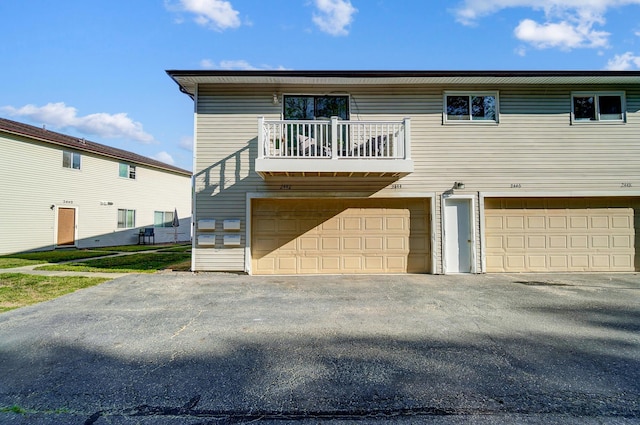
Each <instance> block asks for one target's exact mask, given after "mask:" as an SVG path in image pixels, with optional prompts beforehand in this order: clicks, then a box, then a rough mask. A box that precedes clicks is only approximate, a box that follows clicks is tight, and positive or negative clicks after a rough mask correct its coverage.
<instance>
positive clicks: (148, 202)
mask: <svg viewBox="0 0 640 425" xmlns="http://www.w3.org/2000/svg"><path fill="white" fill-rule="evenodd" d="M62 152H63V150H62V149H60V148H59V147H57V146H55V145H51V144H48V143H42V142H34V141H31V140H29V139H27V138H25V137H17V136H9V135H5V134H2V133H0V178H2V181H3V184H2V185H0V198H1V199H2V212H3V220H2V221H0V234H2V238H0V254H4V253H10V252H19V251H26V250H45V249H52V248H53V247H54V246H55V242H56V241H55V227H56V221H55V220H56V210H57V208H58V207H74V208H76V211H77V215H76V220H77V222H76V225H77V227H78V229H77V246H78V248H90V247H99V246H111V245H124V244H136V243H137V242H138V237H137V233H138V232H137V230H138V229H137V228H135V229H118V227H117V214H118V209H134V210H136V225H137V226H139V227H151V226H153V222H154V211H156V210H166V211H173V210H174V208H177V210H178V216H179V217H180V218H181V220H180V227H179V228H178V240H179V241H189V240H190V226H189V224H190V221H191V220H190V213H191V190H190V187H191V184H190V182H191V179H190V177H189V176H188V175H183V174H177V173H172V172H165V171H160V170H157V169H154V168H150V167H146V166H142V165H139V166H138V167H137V174H138V177H139V179H138V180H137V181H136V184H135V185H134V186H135V189H132V185H131V184H129V183H131V182H130V181H128V180H125V179H121V178H119V177H118V174H117V173H116V172H115V171H114V170H115V169H116V168H117V167H118V160H116V159H112V158H105V157H102V156H98V155H94V154H91V153H87V152H82V154H81V155H82V164H81V165H82V172H69V171H70V170H69V169H67V168H64V167H62V166H61V161H62V155H63V154H62ZM26 169H29V170H31V171H30V172H29V173H25V171H24V170H26ZM74 171H75V170H74ZM173 241H174V229H172V228H169V229H158V230H156V242H173Z"/></svg>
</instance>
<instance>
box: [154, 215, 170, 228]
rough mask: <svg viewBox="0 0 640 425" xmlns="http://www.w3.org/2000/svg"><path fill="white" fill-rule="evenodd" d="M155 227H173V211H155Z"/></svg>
mask: <svg viewBox="0 0 640 425" xmlns="http://www.w3.org/2000/svg"><path fill="white" fill-rule="evenodd" d="M153 227H173V211H154V213H153Z"/></svg>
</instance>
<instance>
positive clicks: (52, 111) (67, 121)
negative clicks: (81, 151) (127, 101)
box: [2, 102, 155, 144]
mask: <svg viewBox="0 0 640 425" xmlns="http://www.w3.org/2000/svg"><path fill="white" fill-rule="evenodd" d="M2 109H3V110H4V111H5V112H7V113H8V114H9V115H11V116H19V117H26V118H28V119H29V120H30V121H32V122H36V123H37V124H47V125H49V126H51V127H53V128H75V129H76V130H78V131H79V132H81V133H84V134H87V135H94V136H100V137H105V138H121V139H132V140H135V141H138V142H141V143H145V144H148V143H153V142H154V141H155V140H154V138H153V136H152V135H150V134H149V133H146V132H145V131H144V129H143V128H142V124H141V123H139V122H137V121H133V120H132V119H131V118H129V117H128V116H127V114H126V113H124V112H122V113H118V114H107V113H104V112H101V113H97V114H90V115H85V116H83V117H80V116H78V111H77V109H76V108H74V107H72V106H67V105H65V104H64V102H57V103H47V104H46V105H44V106H36V105H25V106H23V107H21V108H15V107H13V106H5V107H3V108H2Z"/></svg>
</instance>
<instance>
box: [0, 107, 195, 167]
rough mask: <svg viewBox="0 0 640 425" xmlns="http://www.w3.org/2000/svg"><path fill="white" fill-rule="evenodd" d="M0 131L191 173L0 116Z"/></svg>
mask: <svg viewBox="0 0 640 425" xmlns="http://www.w3.org/2000/svg"><path fill="white" fill-rule="evenodd" d="M0 132H2V133H7V134H13V135H16V136H22V137H26V138H29V139H32V140H37V141H39V142H44V143H48V144H52V145H58V146H64V147H68V148H71V149H74V150H78V151H83V152H88V153H92V154H96V155H100V156H103V157H108V158H113V159H118V160H122V161H126V162H130V163H135V164H138V165H144V166H147V167H151V168H156V169H160V170H164V171H168V172H171V173H176V174H182V175H185V176H191V175H192V174H193V173H191V171H188V170H185V169H182V168H179V167H174V166H173V165H169V164H165V163H164V162H161V161H156V160H155V159H151V158H147V157H146V156H142V155H138V154H136V153H133V152H129V151H125V150H124V149H118V148H114V147H111V146H107V145H103V144H100V143H96V142H91V141H89V140H85V139H82V138H77V137H73V136H69V135H66V134H62V133H58V132H55V131H51V130H47V129H44V128H39V127H35V126H32V125H29V124H24V123H21V122H17V121H12V120H8V119H4V118H0Z"/></svg>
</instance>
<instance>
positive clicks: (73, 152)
mask: <svg viewBox="0 0 640 425" xmlns="http://www.w3.org/2000/svg"><path fill="white" fill-rule="evenodd" d="M65 154H69V155H71V158H70V160H69V165H70V167H65V166H64V156H65ZM75 155H78V168H74V167H73V157H74V156H75ZM62 168H66V169H67V170H76V171H80V170H81V169H82V154H80V152H75V151H71V150H63V151H62Z"/></svg>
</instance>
